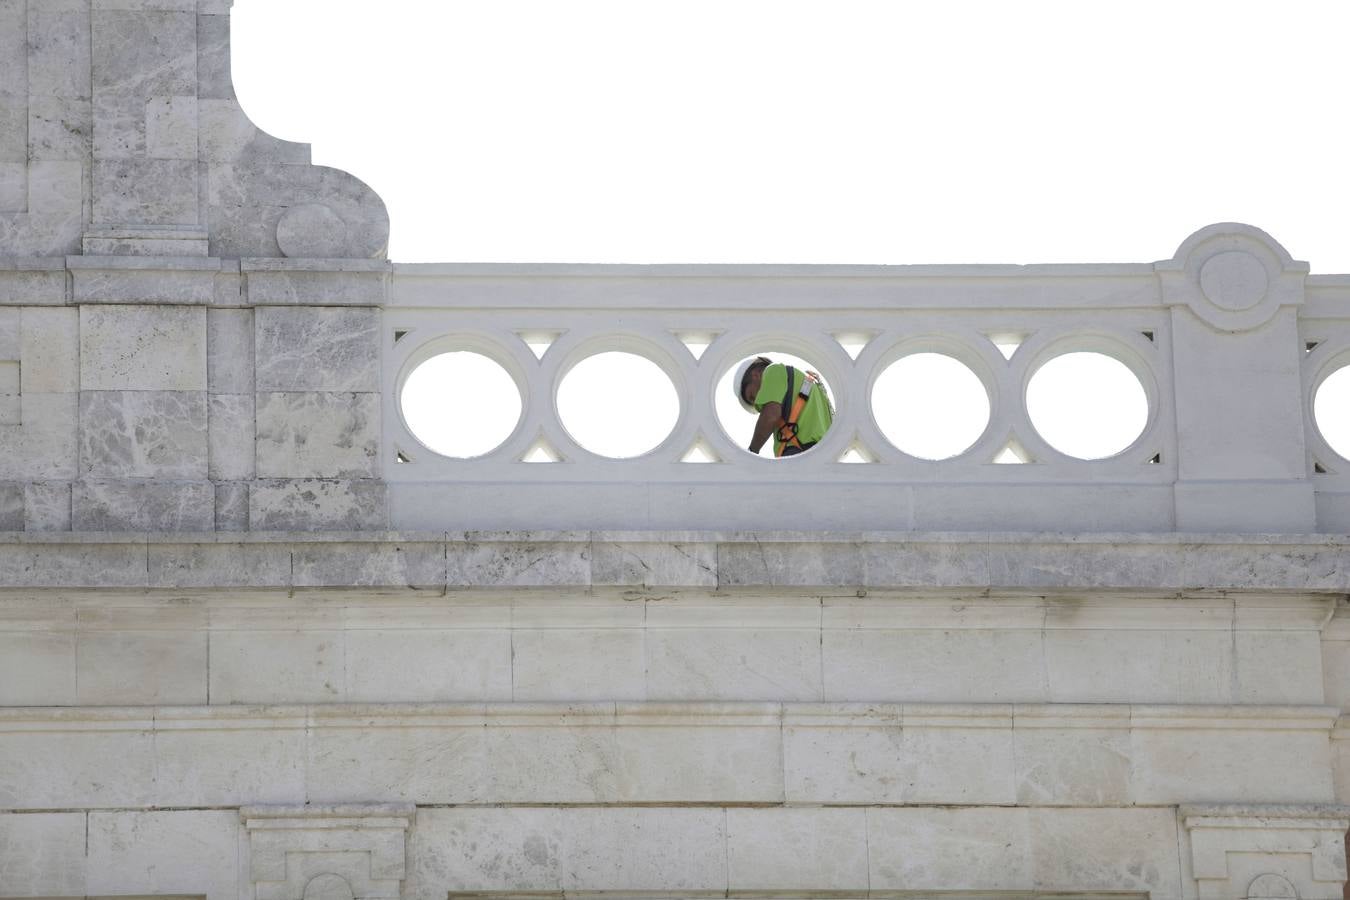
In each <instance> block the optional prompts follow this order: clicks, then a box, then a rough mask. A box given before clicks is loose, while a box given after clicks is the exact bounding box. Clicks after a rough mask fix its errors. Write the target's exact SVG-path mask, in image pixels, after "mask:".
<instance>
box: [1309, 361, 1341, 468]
mask: <svg viewBox="0 0 1350 900" xmlns="http://www.w3.org/2000/svg"><path fill="white" fill-rule="evenodd" d="M1313 421H1314V422H1316V423H1317V430H1318V431H1320V432H1321V433H1322V439H1323V440H1324V441H1326V442H1327V444H1328V446H1330V447H1331V449H1332V450H1334V451H1335V452H1336V453H1337V454H1339V455H1340V456H1341V457H1342V458H1344V459H1350V366H1342V367H1341V368H1339V369H1337V370H1336V371H1334V372H1332V373H1331V374H1330V375H1328V376H1327V377H1326V378H1324V379H1322V383H1321V384H1319V385H1318V386H1317V393H1316V394H1314V395H1313Z"/></svg>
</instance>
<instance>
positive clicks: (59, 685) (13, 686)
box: [0, 616, 76, 706]
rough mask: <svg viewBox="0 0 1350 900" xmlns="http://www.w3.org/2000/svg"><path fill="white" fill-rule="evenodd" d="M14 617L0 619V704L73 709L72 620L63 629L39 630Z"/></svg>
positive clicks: (73, 637) (74, 701)
mask: <svg viewBox="0 0 1350 900" xmlns="http://www.w3.org/2000/svg"><path fill="white" fill-rule="evenodd" d="M16 618H17V617H11V616H5V617H3V618H0V705H3V706H74V705H75V703H76V699H75V673H76V667H75V628H74V622H73V619H72V621H71V622H70V623H69V627H67V628H66V629H65V630H56V629H53V630H45V629H43V630H39V628H35V627H32V625H33V623H31V622H23V621H21V620H20V621H16ZM25 626H27V627H25ZM11 629H13V630H11Z"/></svg>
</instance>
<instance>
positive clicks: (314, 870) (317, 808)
mask: <svg viewBox="0 0 1350 900" xmlns="http://www.w3.org/2000/svg"><path fill="white" fill-rule="evenodd" d="M415 809H416V808H415V807H414V806H413V805H412V804H407V803H371V804H350V803H347V804H336V805H312V806H245V807H242V808H241V809H240V810H239V814H240V817H241V818H242V819H243V822H244V829H245V831H246V832H247V833H248V846H249V869H248V877H249V882H250V884H251V885H252V888H253V890H252V893H249V894H247V896H250V897H254V898H256V900H347V898H350V900H365V898H376V897H398V896H399V894H400V891H399V885H400V882H401V881H402V880H403V878H404V874H405V869H406V853H405V839H406V836H407V832H408V828H409V827H410V826H411V825H412V821H413V817H414V815H415Z"/></svg>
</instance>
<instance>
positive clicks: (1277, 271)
mask: <svg viewBox="0 0 1350 900" xmlns="http://www.w3.org/2000/svg"><path fill="white" fill-rule="evenodd" d="M1154 269H1155V271H1157V273H1158V279H1159V282H1160V286H1161V288H1162V299H1163V303H1164V304H1165V305H1167V306H1186V307H1189V308H1190V310H1191V312H1193V313H1195V315H1196V316H1197V317H1198V318H1199V319H1200V320H1201V321H1202V322H1204V323H1205V324H1207V325H1209V326H1210V327H1211V328H1214V329H1216V330H1218V331H1229V332H1240V331H1251V330H1253V329H1256V328H1260V327H1261V326H1262V325H1265V324H1266V323H1267V322H1269V321H1270V320H1271V319H1272V318H1273V317H1274V316H1275V313H1276V311H1277V310H1279V308H1280V307H1282V306H1298V305H1301V304H1302V303H1303V280H1304V278H1305V277H1306V276H1307V274H1308V264H1307V263H1305V262H1299V261H1297V260H1295V259H1294V258H1293V257H1292V256H1290V255H1289V251H1287V250H1285V249H1284V247H1282V246H1280V244H1279V242H1277V241H1276V240H1275V239H1274V238H1272V237H1271V236H1270V235H1268V234H1266V233H1265V232H1264V231H1262V230H1261V229H1259V228H1253V227H1252V226H1250V225H1242V224H1238V223H1236V222H1221V223H1219V224H1216V225H1210V226H1208V227H1206V228H1202V229H1200V230H1199V231H1197V232H1196V233H1195V234H1193V235H1191V236H1190V237H1188V238H1187V239H1186V240H1185V241H1184V242H1182V244H1181V246H1180V247H1179V248H1178V249H1177V252H1176V255H1175V256H1173V257H1172V258H1171V259H1169V260H1165V261H1163V262H1159V263H1155V264H1154Z"/></svg>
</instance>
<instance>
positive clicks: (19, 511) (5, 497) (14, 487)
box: [0, 481, 23, 531]
mask: <svg viewBox="0 0 1350 900" xmlns="http://www.w3.org/2000/svg"><path fill="white" fill-rule="evenodd" d="M0 531H23V485H21V484H16V483H14V482H12V481H11V482H0Z"/></svg>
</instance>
